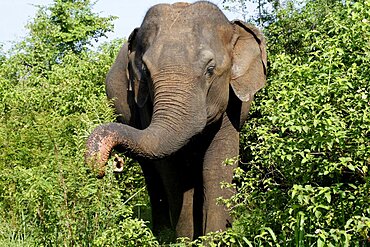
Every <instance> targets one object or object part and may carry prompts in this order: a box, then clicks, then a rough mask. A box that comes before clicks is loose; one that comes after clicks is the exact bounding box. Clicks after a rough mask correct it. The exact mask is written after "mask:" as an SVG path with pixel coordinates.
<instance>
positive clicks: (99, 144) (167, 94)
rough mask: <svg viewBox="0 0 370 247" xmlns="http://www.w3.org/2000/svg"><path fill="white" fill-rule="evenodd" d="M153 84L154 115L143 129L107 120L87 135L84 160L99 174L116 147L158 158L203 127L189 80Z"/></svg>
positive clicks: (138, 154)
mask: <svg viewBox="0 0 370 247" xmlns="http://www.w3.org/2000/svg"><path fill="white" fill-rule="evenodd" d="M164 82H165V83H164ZM153 85H154V107H153V117H152V121H151V123H150V125H149V126H148V127H147V128H146V129H144V130H140V129H136V128H133V127H131V126H128V125H125V124H120V123H108V124H104V125H101V126H98V127H97V128H96V129H95V130H94V131H93V132H92V133H91V135H90V136H89V138H88V140H87V151H86V154H85V161H86V162H87V163H88V164H89V165H90V166H92V167H93V170H94V171H96V172H97V174H98V177H103V176H104V174H105V172H104V170H105V169H104V166H105V164H106V162H107V160H108V158H109V155H110V153H111V151H112V150H113V149H114V148H115V147H117V146H119V147H120V148H121V149H123V150H125V151H127V152H128V153H130V154H131V155H132V156H134V157H140V158H146V159H159V158H163V157H166V156H168V155H171V154H172V153H174V152H176V151H177V150H179V149H180V148H181V147H183V146H184V145H186V143H187V142H188V141H189V140H190V138H191V137H192V136H194V135H195V134H198V133H199V132H201V131H202V130H203V128H204V127H205V124H206V113H205V112H203V111H202V110H199V109H198V108H199V104H198V103H197V102H194V101H198V100H200V99H199V98H198V99H197V98H196V97H194V95H193V94H191V93H190V92H191V90H189V89H188V88H186V86H187V85H191V83H186V82H185V83H184V81H181V82H179V81H178V80H174V78H172V80H167V81H165V80H164V79H162V78H161V77H160V76H159V77H158V78H156V81H155V83H153ZM181 87H182V88H181ZM203 108H204V109H205V107H203Z"/></svg>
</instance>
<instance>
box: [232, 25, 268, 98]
mask: <svg viewBox="0 0 370 247" xmlns="http://www.w3.org/2000/svg"><path fill="white" fill-rule="evenodd" d="M233 25H234V39H233V40H234V47H233V65H232V71H231V72H232V77H231V86H232V88H233V90H234V92H235V94H236V95H237V96H238V98H239V99H240V100H241V101H243V102H247V101H250V100H251V99H253V95H254V94H255V93H256V92H257V91H258V90H260V89H261V88H262V87H263V86H264V85H265V81H266V63H267V55H266V45H265V39H264V37H263V36H262V33H261V32H260V31H259V30H258V29H257V28H256V27H254V26H253V25H250V24H246V23H244V22H242V21H239V20H236V21H233Z"/></svg>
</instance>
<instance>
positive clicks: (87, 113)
mask: <svg viewBox="0 0 370 247" xmlns="http://www.w3.org/2000/svg"><path fill="white" fill-rule="evenodd" d="M72 2H73V3H76V5H73V4H71V3H72ZM89 7H90V5H89V1H55V3H54V5H52V6H50V7H48V8H41V9H40V11H39V13H38V15H37V16H36V18H35V20H34V21H33V22H32V23H30V25H29V28H30V30H31V33H30V36H28V37H27V38H26V39H25V40H24V41H23V42H21V43H19V44H17V46H16V47H15V48H13V50H12V51H10V52H9V53H7V54H5V56H4V58H3V57H2V58H1V60H0V61H1V62H0V123H1V124H0V139H1V141H0V149H1V151H0V170H1V176H0V208H1V210H0V245H2V246H17V245H18V246H62V245H63V246H72V245H78V246H91V245H94V246H137V245H145V244H146V245H155V244H156V240H155V239H154V237H153V235H152V233H151V231H150V230H149V228H148V227H145V225H146V222H144V221H143V220H140V219H137V218H136V217H135V214H137V213H136V212H135V211H136V208H137V207H138V205H142V204H146V203H147V201H148V199H147V195H146V194H145V191H144V190H143V189H142V188H143V187H144V181H143V177H142V174H141V170H140V168H139V166H138V165H137V164H135V163H133V162H132V161H129V160H128V161H127V166H128V167H127V168H126V169H125V174H123V176H121V177H119V178H116V177H115V176H114V175H113V172H111V173H109V174H110V175H108V176H107V177H106V178H105V179H104V180H98V179H96V178H95V177H94V176H93V175H92V174H90V173H89V170H88V168H87V167H85V165H84V161H83V157H84V150H85V140H86V138H87V136H88V134H89V133H90V132H91V131H92V129H93V128H94V127H96V126H97V125H99V124H101V123H103V122H111V121H113V120H114V114H113V111H112V108H111V107H110V106H109V102H108V101H107V100H106V96H105V89H104V81H105V75H106V73H107V72H108V70H109V68H110V66H111V64H112V63H113V61H114V59H115V56H116V54H117V52H118V50H119V48H120V46H121V44H122V40H116V41H113V42H111V43H109V44H104V45H102V46H100V48H99V49H98V50H97V51H92V50H90V49H88V44H89V42H90V40H91V39H95V38H97V37H98V36H102V33H101V32H103V31H104V32H105V31H106V30H107V28H108V27H109V26H111V24H109V22H107V21H108V19H105V18H100V17H98V16H96V15H90V17H89V13H90V12H89V9H88V8H89ZM56 10H58V11H62V10H63V11H64V12H62V13H73V14H76V15H77V16H78V17H81V16H80V15H78V14H77V13H80V14H81V15H83V16H84V17H85V18H82V21H77V22H73V23H74V26H73V27H74V28H75V29H73V28H70V29H68V30H63V29H59V27H60V26H58V25H59V24H60V25H62V24H61V23H64V22H63V20H60V23H59V24H58V22H57V23H53V21H55V18H54V19H53V18H52V17H55V15H58V16H59V17H65V16H67V17H68V18H66V19H65V21H66V22H68V23H69V22H71V20H72V19H73V18H75V17H73V15H62V14H61V13H60V12H58V11H56ZM71 16H72V17H71ZM70 17H71V18H72V19H71V18H70ZM73 20H75V19H73ZM85 20H87V21H86V22H84V21H85ZM53 25H54V26H53ZM43 26H53V27H54V28H53V30H54V32H52V33H51V34H50V35H52V36H53V37H54V38H55V39H51V38H50V37H51V36H50V35H49V34H48V33H45V32H44V31H45V29H43V28H42V27H43ZM85 28H86V29H87V30H88V32H87V33H85V34H83V37H80V36H78V35H77V36H73V34H76V29H77V30H78V31H79V32H80V31H81V30H84V29H85ZM91 28H93V29H94V30H95V31H94V30H91ZM102 30H103V31H102ZM68 33H70V34H71V35H72V36H71V35H68ZM62 34H63V35H62ZM48 35H49V36H48ZM56 37H59V38H60V39H62V40H58V39H56ZM71 37H72V38H71ZM49 38H50V39H49ZM81 40H82V41H81ZM79 41H81V42H79ZM59 44H60V45H59ZM110 165H112V164H111V163H110ZM110 169H112V168H111V167H110ZM122 233H124V234H122Z"/></svg>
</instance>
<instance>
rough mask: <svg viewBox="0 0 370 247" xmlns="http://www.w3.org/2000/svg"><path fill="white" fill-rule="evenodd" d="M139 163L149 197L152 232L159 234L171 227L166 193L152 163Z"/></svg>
mask: <svg viewBox="0 0 370 247" xmlns="http://www.w3.org/2000/svg"><path fill="white" fill-rule="evenodd" d="M140 165H141V167H142V170H143V172H144V177H145V182H146V185H147V189H148V194H149V197H150V203H151V210H152V225H153V233H154V234H155V235H156V236H159V234H160V233H161V232H166V231H169V230H170V229H171V220H170V214H169V206H168V199H167V195H166V192H165V189H164V186H163V182H162V180H161V177H160V175H159V174H158V172H157V171H156V169H155V167H154V165H153V164H152V163H151V162H148V161H146V162H145V161H144V162H143V161H142V162H140Z"/></svg>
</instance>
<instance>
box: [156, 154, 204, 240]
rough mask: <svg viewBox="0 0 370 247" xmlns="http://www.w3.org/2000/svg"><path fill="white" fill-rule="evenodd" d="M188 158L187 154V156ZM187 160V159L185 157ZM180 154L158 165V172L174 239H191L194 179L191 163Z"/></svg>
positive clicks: (192, 232)
mask: <svg viewBox="0 0 370 247" xmlns="http://www.w3.org/2000/svg"><path fill="white" fill-rule="evenodd" d="M187 156H188V154H187ZM187 158H188V157H187ZM187 158H186V157H184V156H183V155H182V154H180V155H177V156H175V157H171V158H169V159H167V160H166V161H162V162H161V163H160V164H158V170H159V172H160V174H161V178H162V181H163V184H164V188H165V190H166V195H167V198H168V204H169V211H170V219H171V224H172V227H173V229H174V231H175V232H176V237H187V238H189V239H192V238H193V235H194V230H193V229H194V223H193V217H194V216H193V200H194V199H193V198H194V177H200V176H201V174H200V172H199V173H197V175H195V173H196V172H195V171H194V170H193V166H192V165H194V164H193V163H191V162H189V161H188V159H187Z"/></svg>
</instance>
